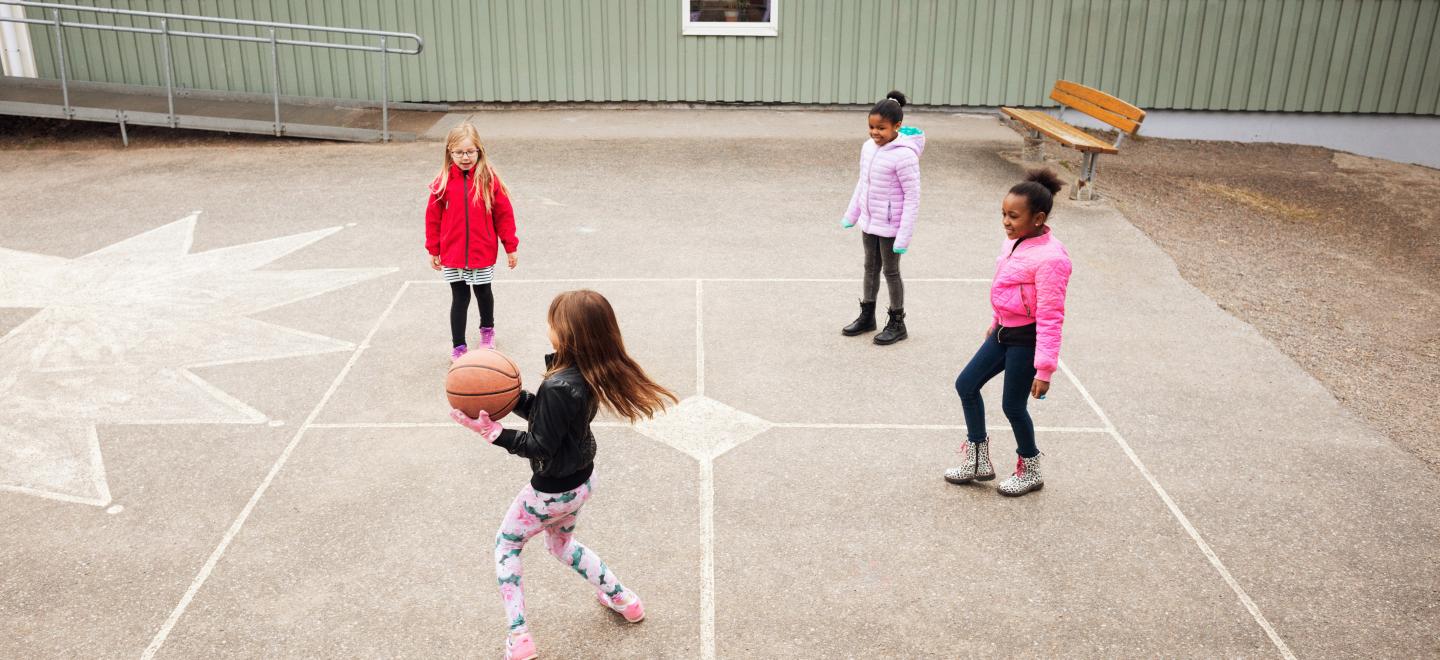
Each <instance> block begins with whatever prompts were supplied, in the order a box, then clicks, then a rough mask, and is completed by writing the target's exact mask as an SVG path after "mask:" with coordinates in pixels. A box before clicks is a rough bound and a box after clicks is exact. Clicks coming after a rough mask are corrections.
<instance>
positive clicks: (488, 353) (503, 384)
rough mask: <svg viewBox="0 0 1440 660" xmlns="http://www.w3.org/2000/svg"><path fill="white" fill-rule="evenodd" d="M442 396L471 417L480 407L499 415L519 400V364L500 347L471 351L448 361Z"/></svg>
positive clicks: (507, 411) (508, 411)
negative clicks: (452, 360)
mask: <svg viewBox="0 0 1440 660" xmlns="http://www.w3.org/2000/svg"><path fill="white" fill-rule="evenodd" d="M445 396H446V397H448V398H449V399H450V406H451V407H452V408H458V409H459V410H461V411H463V412H464V413H465V414H466V415H468V416H469V417H470V418H472V419H474V418H476V417H478V416H479V415H480V411H481V410H484V411H485V412H487V413H490V419H500V418H501V417H504V416H506V415H508V414H510V411H511V410H514V409H515V404H516V403H519V402H520V368H519V367H516V366H515V362H514V361H512V360H511V359H510V358H508V357H505V355H504V354H503V353H501V352H499V351H492V350H483V349H482V350H478V351H470V352H469V353H466V354H464V355H462V356H460V359H458V360H456V361H455V362H454V363H452V364H451V365H450V372H449V373H448V374H446V375H445Z"/></svg>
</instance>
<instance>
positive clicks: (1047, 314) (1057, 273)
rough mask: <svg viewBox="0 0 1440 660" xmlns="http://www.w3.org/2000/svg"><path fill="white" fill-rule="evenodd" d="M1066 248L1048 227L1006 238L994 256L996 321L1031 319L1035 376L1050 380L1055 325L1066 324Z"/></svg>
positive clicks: (1012, 323)
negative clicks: (1033, 233)
mask: <svg viewBox="0 0 1440 660" xmlns="http://www.w3.org/2000/svg"><path fill="white" fill-rule="evenodd" d="M1070 269H1071V264H1070V253H1069V252H1068V251H1066V250H1065V245H1064V244H1062V243H1061V242H1060V239H1058V238H1055V237H1054V236H1053V235H1052V234H1051V231H1050V229H1049V228H1046V230H1045V233H1044V234H1041V235H1039V236H1033V237H1031V238H1025V239H1020V240H1019V245H1018V246H1017V245H1016V241H1010V240H1007V241H1005V245H1004V246H1003V247H1002V248H1001V249H1000V256H999V257H997V258H996V260H995V279H993V280H991V282H990V306H991V307H992V308H994V310H995V318H994V321H993V322H992V325H991V328H992V329H993V328H994V325H995V324H998V325H1003V326H1005V327H1007V328H1018V327H1021V326H1026V325H1030V324H1031V323H1034V324H1035V378H1036V379H1037V380H1043V381H1045V382H1047V383H1048V382H1050V377H1051V376H1052V375H1053V374H1054V373H1055V369H1056V368H1057V365H1058V364H1059V363H1060V328H1061V326H1062V325H1064V323H1065V288H1066V287H1067V286H1068V285H1069V284H1070Z"/></svg>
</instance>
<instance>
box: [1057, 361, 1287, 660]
mask: <svg viewBox="0 0 1440 660" xmlns="http://www.w3.org/2000/svg"><path fill="white" fill-rule="evenodd" d="M1059 364H1060V370H1061V371H1064V372H1065V376H1066V377H1067V378H1069V379H1070V382H1071V383H1074V384H1075V389H1076V390H1078V391H1079V392H1080V396H1082V397H1084V398H1085V402H1086V403H1088V404H1090V408H1091V409H1092V410H1094V411H1095V414H1096V415H1098V416H1099V417H1100V421H1101V422H1103V423H1104V424H1105V430H1106V431H1108V432H1109V433H1110V437H1112V438H1114V439H1115V442H1116V444H1118V445H1120V449H1122V450H1123V451H1124V452H1125V455H1126V456H1128V457H1130V462H1131V463H1133V464H1134V465H1135V468H1136V469H1138V470H1140V474H1141V476H1144V477H1145V480H1146V481H1148V482H1150V487H1151V488H1154V489H1155V493H1156V494H1158V495H1159V496H1160V499H1161V500H1162V501H1164V502H1165V506H1166V507H1168V508H1169V509H1170V514H1171V515H1173V516H1175V520H1177V521H1179V522H1180V526H1181V527H1184V528H1185V533H1186V534H1189V535H1190V538H1191V540H1193V541H1195V545H1196V546H1198V547H1199V548H1200V552H1201V553H1203V554H1204V555H1205V558H1206V559H1208V560H1210V565H1211V566H1214V567H1215V571H1216V572H1218V573H1219V574H1220V577H1221V578H1224V580H1225V584H1228V585H1230V590H1231V591H1234V592H1235V595H1236V597H1238V598H1239V599H1240V602H1241V603H1242V604H1244V605H1245V609H1246V610H1249V611H1250V616H1252V617H1254V618H1255V623H1258V624H1260V628H1261V629H1262V630H1264V631H1265V634H1266V635H1268V636H1269V637H1270V641H1271V642H1272V643H1273V644H1275V648H1276V649H1277V650H1279V651H1280V655H1281V656H1282V657H1284V658H1285V660H1295V654H1294V653H1292V652H1291V651H1290V647H1289V646H1288V645H1286V644H1285V640H1284V639H1281V637H1280V633H1278V632H1276V631H1275V628H1274V627H1273V626H1271V625H1270V621H1269V620H1268V619H1266V618H1265V615H1264V614H1262V613H1261V612H1260V607H1259V606H1257V605H1256V604H1255V601H1254V600H1252V599H1251V598H1250V594H1248V593H1246V592H1245V588H1244V587H1242V586H1240V583H1239V582H1238V581H1236V580H1235V577H1234V576H1232V575H1231V574H1230V570H1229V569H1227V568H1225V563H1224V562H1222V561H1220V557H1219V555H1216V554H1215V551H1214V550H1213V549H1211V548H1210V544H1209V543H1206V542H1205V539H1204V538H1202V537H1201V536H1200V532H1199V530H1197V529H1195V526H1194V525H1192V524H1190V519H1189V518H1187V517H1186V516H1185V514H1184V512H1182V511H1180V507H1179V506H1178V505H1176V504H1175V500H1173V499H1170V494H1169V493H1167V492H1165V488H1164V487H1162V486H1161V485H1160V482H1159V481H1158V480H1157V479H1155V475H1154V474H1151V472H1150V469H1149V468H1147V467H1145V463H1143V462H1141V461H1140V457H1139V456H1137V455H1136V454H1135V450H1133V449H1131V448H1130V443H1128V442H1126V441H1125V438H1124V437H1122V436H1121V435H1120V432H1119V431H1118V430H1116V429H1115V424H1114V423H1112V422H1111V421H1110V417H1108V416H1107V415H1106V414H1105V411H1103V410H1101V409H1100V404H1098V403H1096V402H1095V398H1094V397H1092V396H1090V391H1089V390H1087V389H1085V386H1084V385H1081V384H1080V379H1079V378H1076V377H1075V374H1074V372H1072V371H1070V367H1068V366H1066V364H1065V363H1064V362H1063V361H1061V362H1060V363H1059Z"/></svg>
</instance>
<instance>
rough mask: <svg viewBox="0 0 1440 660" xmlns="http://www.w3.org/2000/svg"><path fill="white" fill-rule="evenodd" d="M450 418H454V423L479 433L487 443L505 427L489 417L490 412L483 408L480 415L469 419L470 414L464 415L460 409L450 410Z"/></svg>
mask: <svg viewBox="0 0 1440 660" xmlns="http://www.w3.org/2000/svg"><path fill="white" fill-rule="evenodd" d="M450 419H453V420H455V423H457V424H459V425H461V426H463V427H465V428H467V429H470V430H471V431H474V432H476V433H479V434H480V435H481V436H483V437H484V438H485V441H486V442H489V443H494V442H495V439H496V438H499V437H500V432H501V431H504V430H505V427H504V426H501V425H500V422H497V421H495V420H492V419H490V413H487V412H485V411H484V410H481V411H480V416H479V417H477V418H475V419H470V416H469V415H466V414H465V412H464V411H462V410H459V409H455V410H451V411H450Z"/></svg>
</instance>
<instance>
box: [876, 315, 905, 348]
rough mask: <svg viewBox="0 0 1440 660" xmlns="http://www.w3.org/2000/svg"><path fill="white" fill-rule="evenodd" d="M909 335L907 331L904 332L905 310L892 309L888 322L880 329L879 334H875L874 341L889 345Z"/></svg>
mask: <svg viewBox="0 0 1440 660" xmlns="http://www.w3.org/2000/svg"><path fill="white" fill-rule="evenodd" d="M909 336H910V335H909V333H907V332H905V310H903V309H892V310H890V322H889V323H886V324H885V329H884V330H882V331H880V334H878V335H875V343H877V344H879V345H881V346H889V345H890V344H893V343H895V342H897V341H900V340H901V339H904V338H906V337H909Z"/></svg>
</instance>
